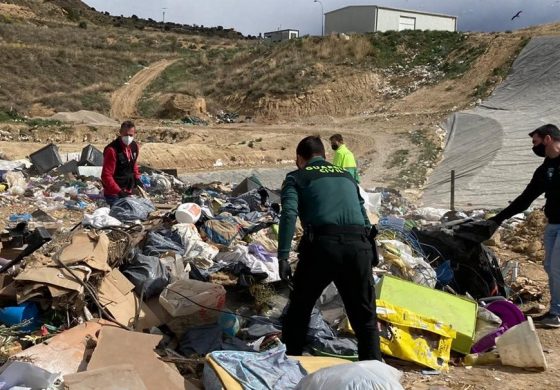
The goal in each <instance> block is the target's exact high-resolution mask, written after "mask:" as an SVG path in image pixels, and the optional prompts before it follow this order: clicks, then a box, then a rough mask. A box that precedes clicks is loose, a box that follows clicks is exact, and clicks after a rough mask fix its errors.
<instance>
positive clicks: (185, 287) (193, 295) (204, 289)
mask: <svg viewBox="0 0 560 390" xmlns="http://www.w3.org/2000/svg"><path fill="white" fill-rule="evenodd" d="M177 293H179V294H177ZM181 295H184V296H185V297H188V298H189V299H186V298H184V297H182V296H181ZM191 301H193V302H191ZM225 301H226V290H225V289H224V287H223V286H221V285H219V284H213V283H206V282H200V281H198V280H191V279H181V280H178V281H176V282H175V283H172V284H170V285H169V286H167V288H166V289H165V290H163V292H162V293H161V295H160V296H159V303H160V304H161V306H163V308H164V309H165V310H166V311H167V312H168V313H169V314H171V316H173V317H183V316H195V315H201V316H204V315H206V314H207V312H208V311H209V310H208V309H206V308H203V307H201V306H199V305H203V306H206V307H207V308H211V309H218V310H221V309H223V307H224V305H225ZM195 302H196V303H195Z"/></svg>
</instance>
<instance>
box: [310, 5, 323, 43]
mask: <svg viewBox="0 0 560 390" xmlns="http://www.w3.org/2000/svg"><path fill="white" fill-rule="evenodd" d="M313 2H314V3H319V5H320V6H321V36H324V35H325V9H324V8H323V3H322V2H321V0H313Z"/></svg>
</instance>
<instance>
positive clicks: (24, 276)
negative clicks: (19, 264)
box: [14, 267, 86, 292]
mask: <svg viewBox="0 0 560 390" xmlns="http://www.w3.org/2000/svg"><path fill="white" fill-rule="evenodd" d="M72 271H73V272H74V273H75V274H76V275H77V276H78V277H80V278H82V280H84V279H85V277H86V272H85V271H82V270H80V269H73V270H72ZM14 280H17V281H18V282H35V283H42V284H50V285H53V286H56V287H60V288H65V289H68V290H74V291H77V292H82V290H83V286H82V285H81V283H79V282H77V281H76V280H75V279H74V277H73V276H72V274H70V272H68V271H67V270H65V269H63V268H55V267H40V268H27V269H25V270H23V271H22V272H21V273H20V274H19V275H18V276H16V277H15V278H14Z"/></svg>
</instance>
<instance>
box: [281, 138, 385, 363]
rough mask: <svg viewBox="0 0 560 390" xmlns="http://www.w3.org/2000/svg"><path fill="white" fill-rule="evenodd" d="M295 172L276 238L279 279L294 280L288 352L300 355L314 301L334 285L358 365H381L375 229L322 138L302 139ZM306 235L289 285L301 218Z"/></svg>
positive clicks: (286, 329) (286, 328)
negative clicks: (329, 159) (327, 157)
mask: <svg viewBox="0 0 560 390" xmlns="http://www.w3.org/2000/svg"><path fill="white" fill-rule="evenodd" d="M296 155H297V160H296V165H297V167H298V168H299V169H298V170H297V171H294V172H290V173H288V174H287V175H286V179H285V180H284V183H283V185H282V194H281V201H282V211H281V216H280V228H279V238H278V262H279V263H278V266H279V271H280V277H281V278H282V279H283V280H285V281H288V282H289V283H291V282H292V280H293V290H292V292H291V294H290V304H289V307H288V311H287V313H286V317H285V321H284V324H283V327H282V338H283V341H284V343H285V344H286V349H287V353H288V354H290V355H296V356H297V355H301V354H302V352H303V348H304V347H305V340H306V334H307V328H308V325H309V320H310V316H311V312H312V309H313V306H314V304H315V301H317V299H318V298H319V296H320V295H321V293H322V292H323V290H324V289H325V288H326V287H327V286H328V285H329V283H331V282H334V284H335V285H336V287H337V289H338V292H339V293H340V296H341V297H342V300H343V302H344V307H345V308H346V312H347V313H348V319H349V321H350V324H351V325H352V329H354V332H355V334H356V337H357V339H358V357H359V359H360V360H374V359H376V360H381V352H380V345H379V332H378V330H377V317H376V313H375V291H374V285H373V274H372V265H373V264H374V263H375V265H376V263H377V262H376V261H375V260H374V253H375V254H377V251H374V250H373V247H372V240H371V239H370V237H371V234H370V232H371V224H370V221H369V219H368V216H367V214H366V211H365V209H364V200H363V199H362V198H361V197H360V193H359V189H358V185H357V183H356V181H355V180H354V179H353V177H352V176H351V174H350V173H348V172H347V171H346V170H344V169H343V168H341V167H337V166H335V165H333V164H331V163H329V162H327V161H326V160H325V148H324V146H323V143H322V141H321V139H320V138H319V137H314V136H310V137H307V138H304V139H303V140H302V141H301V142H300V143H299V145H298V146H297V149H296ZM298 215H299V218H300V220H301V223H302V226H303V228H304V235H303V238H302V239H301V241H300V246H299V248H298V252H299V262H298V265H297V269H296V271H295V274H294V276H293V279H292V271H291V268H290V265H289V263H288V257H289V254H290V249H291V245H292V239H293V236H294V230H295V224H296V218H297V217H298Z"/></svg>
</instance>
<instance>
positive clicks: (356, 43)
mask: <svg viewBox="0 0 560 390" xmlns="http://www.w3.org/2000/svg"><path fill="white" fill-rule="evenodd" d="M347 44H348V49H349V52H350V54H351V55H352V57H354V58H355V59H356V60H358V61H361V60H363V59H365V58H366V57H368V56H371V55H373V46H372V45H371V41H370V40H369V39H368V38H367V37H364V36H361V35H354V36H352V38H351V39H350V40H349V41H347Z"/></svg>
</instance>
